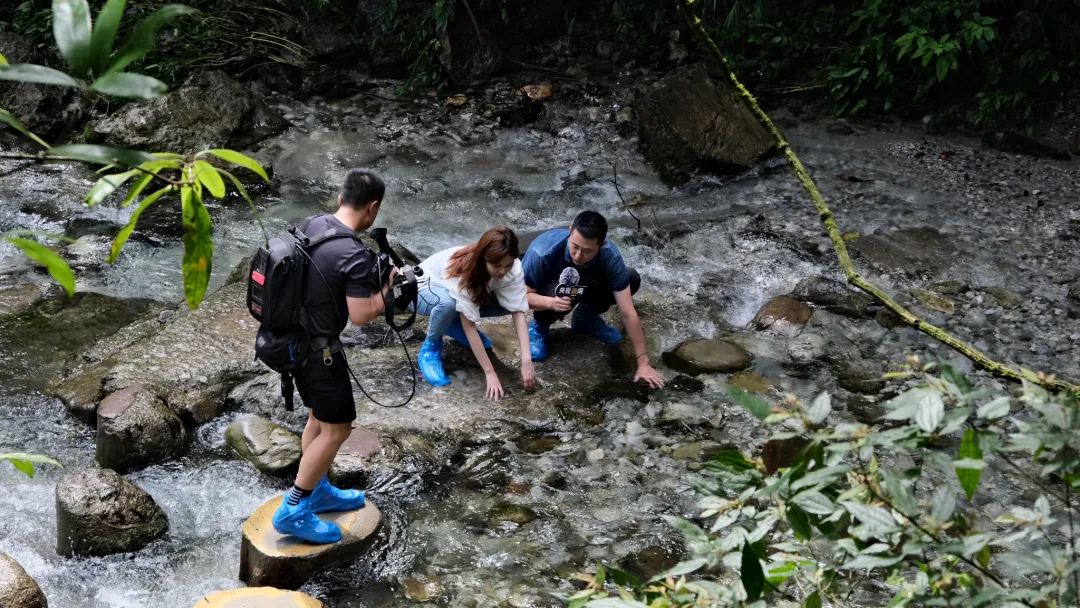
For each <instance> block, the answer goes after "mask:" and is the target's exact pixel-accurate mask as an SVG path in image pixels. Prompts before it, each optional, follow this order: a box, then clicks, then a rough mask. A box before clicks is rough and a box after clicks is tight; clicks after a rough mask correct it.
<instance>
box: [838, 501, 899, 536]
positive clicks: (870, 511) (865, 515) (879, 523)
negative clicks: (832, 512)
mask: <svg viewBox="0 0 1080 608" xmlns="http://www.w3.org/2000/svg"><path fill="white" fill-rule="evenodd" d="M841 504H843V505H844V508H845V509H847V511H848V513H851V516H852V517H854V518H855V519H857V520H859V521H860V522H862V523H863V524H866V526H867V527H868V528H869V529H870V530H871V534H872V535H875V536H876V535H880V534H889V533H891V532H895V531H896V530H897V529H898V528H899V524H897V523H896V518H895V517H893V516H892V513H889V511H888V510H886V509H885V508H883V507H874V506H871V505H864V504H862V503H861V502H854V501H850V500H847V501H844V502H843V503H841Z"/></svg>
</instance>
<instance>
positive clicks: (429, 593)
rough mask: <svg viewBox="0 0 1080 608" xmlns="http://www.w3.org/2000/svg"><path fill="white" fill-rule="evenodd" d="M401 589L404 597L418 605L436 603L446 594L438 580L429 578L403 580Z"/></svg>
mask: <svg viewBox="0 0 1080 608" xmlns="http://www.w3.org/2000/svg"><path fill="white" fill-rule="evenodd" d="M401 587H402V588H403V589H404V590H405V597H407V598H409V600H410V601H413V602H417V603H420V604H423V603H427V602H436V601H438V600H439V598H441V597H442V596H443V595H445V594H446V590H445V589H444V588H443V586H442V583H440V582H439V579H437V578H434V577H430V576H420V577H417V578H409V579H405V580H403V581H401Z"/></svg>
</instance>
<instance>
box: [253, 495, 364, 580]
mask: <svg viewBox="0 0 1080 608" xmlns="http://www.w3.org/2000/svg"><path fill="white" fill-rule="evenodd" d="M282 500H284V497H283V496H276V497H274V498H272V499H271V500H269V501H268V502H266V503H265V504H263V506H261V507H259V509H258V510H256V511H255V513H254V514H253V515H252V516H251V517H249V518H248V520H247V521H246V522H244V536H243V540H242V541H241V543H240V580H241V581H243V582H244V583H246V584H248V585H251V586H269V587H277V588H279V589H298V588H300V586H301V585H303V584H304V583H305V582H307V580H308V579H310V578H311V577H312V576H314V575H315V574H318V573H319V572H323V571H326V570H329V569H331V568H336V567H340V566H344V565H347V564H348V563H350V562H352V561H354V560H356V559H357V558H359V557H360V556H362V555H363V554H364V553H365V552H366V551H367V550H368V549H369V548H370V547H371V546H372V545H373V544H374V543H375V541H376V540H378V539H379V538H380V537H381V536H382V535H380V534H379V532H380V530H382V529H383V517H382V513H380V512H379V509H378V508H376V507H375V505H372V504H371V503H368V504H366V505H364V507H363V508H360V509H357V510H355V511H342V512H339V513H323V514H322V515H321V519H323V520H324V521H328V522H333V523H335V524H337V525H338V526H340V527H341V532H342V537H341V540H340V541H338V542H336V543H333V544H329V545H315V544H311V543H308V542H305V541H303V540H300V539H298V538H296V537H294V536H283V535H281V534H279V533H278V532H277V531H275V530H274V526H273V525H272V524H271V523H270V519H271V518H272V517H273V516H274V511H276V510H277V508H278V507H279V506H280V505H281V501H282Z"/></svg>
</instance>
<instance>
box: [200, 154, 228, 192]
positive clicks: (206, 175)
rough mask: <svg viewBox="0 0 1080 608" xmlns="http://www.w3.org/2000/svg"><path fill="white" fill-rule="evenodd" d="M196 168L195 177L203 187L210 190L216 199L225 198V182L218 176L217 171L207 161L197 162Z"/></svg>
mask: <svg viewBox="0 0 1080 608" xmlns="http://www.w3.org/2000/svg"><path fill="white" fill-rule="evenodd" d="M194 167H195V177H197V178H198V179H199V182H200V183H201V184H202V185H203V187H204V188H206V189H207V190H209V191H210V194H211V195H212V196H213V197H214V198H223V197H224V196H225V182H224V181H222V179H221V176H220V175H218V172H217V169H215V168H214V167H213V165H211V164H210V163H208V162H206V161H205V160H197V161H195V164H194Z"/></svg>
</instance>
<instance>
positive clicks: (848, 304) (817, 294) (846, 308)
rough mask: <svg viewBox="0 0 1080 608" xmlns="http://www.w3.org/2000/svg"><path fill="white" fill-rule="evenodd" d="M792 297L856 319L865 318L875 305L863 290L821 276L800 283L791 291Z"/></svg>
mask: <svg viewBox="0 0 1080 608" xmlns="http://www.w3.org/2000/svg"><path fill="white" fill-rule="evenodd" d="M791 296H792V297H793V298H796V299H798V300H803V301H805V302H810V303H811V304H814V305H816V306H820V307H822V308H824V309H825V310H827V311H829V312H834V313H836V314H839V315H844V316H848V317H854V318H862V317H865V316H866V315H867V314H868V309H869V308H870V306H871V305H872V304H873V303H874V298H873V297H871V296H870V295H869V294H867V293H865V292H863V291H862V290H860V289H856V288H855V287H852V286H850V285H848V284H847V283H842V282H840V281H837V280H835V279H830V278H828V277H823V276H820V275H815V276H812V277H807V278H805V279H803V280H801V281H799V282H798V284H796V285H795V289H793V290H791Z"/></svg>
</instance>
